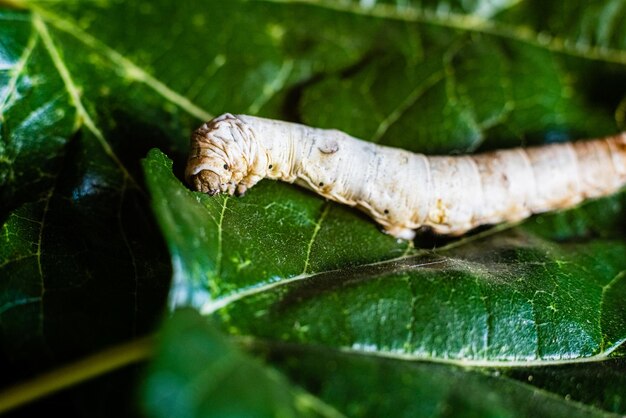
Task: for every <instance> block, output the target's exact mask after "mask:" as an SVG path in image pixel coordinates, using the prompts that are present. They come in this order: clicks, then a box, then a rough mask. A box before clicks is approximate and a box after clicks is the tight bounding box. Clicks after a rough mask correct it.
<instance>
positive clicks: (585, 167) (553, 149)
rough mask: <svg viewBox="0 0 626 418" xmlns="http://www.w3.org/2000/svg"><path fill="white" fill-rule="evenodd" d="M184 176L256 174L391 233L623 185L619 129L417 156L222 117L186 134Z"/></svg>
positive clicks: (243, 181) (548, 206)
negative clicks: (358, 213) (589, 136)
mask: <svg viewBox="0 0 626 418" xmlns="http://www.w3.org/2000/svg"><path fill="white" fill-rule="evenodd" d="M186 176H187V180H188V182H189V183H190V184H191V185H192V186H193V187H195V188H196V189H197V190H199V191H202V192H205V193H211V194H214V193H217V192H226V193H230V194H234V193H235V192H239V193H243V192H245V190H246V189H247V188H249V187H251V186H253V185H254V184H256V183H257V182H258V181H259V180H261V179H263V178H270V179H276V180H282V181H286V182H289V183H294V182H295V183H297V184H299V185H302V186H304V187H306V188H308V189H311V190H313V191H315V192H317V193H318V194H320V195H322V196H324V197H325V198H327V199H330V200H333V201H336V202H340V203H343V204H346V205H350V206H355V207H357V208H359V209H361V210H363V211H364V212H366V213H367V214H369V215H370V216H371V217H372V218H373V219H374V220H376V221H377V222H378V223H380V224H381V225H382V226H383V228H384V230H385V231H386V232H387V233H389V234H391V235H393V236H396V237H398V238H403V239H411V238H413V237H414V234H415V230H416V229H418V228H420V227H424V226H426V227H430V228H431V229H432V230H433V231H435V232H436V233H439V234H453V235H459V234H462V233H464V232H466V231H468V230H470V229H472V228H475V227H477V226H479V225H482V224H494V223H499V222H503V221H518V220H521V219H524V218H526V217H528V216H530V215H531V214H533V213H539V212H545V211H551V210H556V209H563V208H567V207H571V206H573V205H576V204H577V203H579V202H581V201H582V200H584V199H587V198H593V197H599V196H604V195H608V194H612V193H614V192H616V191H617V190H618V189H619V188H621V187H622V186H623V185H624V184H625V183H626V133H623V134H620V135H616V136H613V137H607V138H602V139H596V140H590V141H578V142H573V143H563V144H551V145H545V146H540V147H529V148H514V149H508V150H500V151H494V152H488V153H484V154H477V155H466V156H450V157H448V156H425V155H422V154H416V153H412V152H409V151H405V150H402V149H397V148H391V147H386V146H381V145H376V144H373V143H370V142H366V141H362V140H359V139H356V138H353V137H351V136H349V135H347V134H345V133H343V132H340V131H337V130H326V129H317V128H311V127H308V126H304V125H299V124H294V123H288V122H282V121H275V120H269V119H263V118H257V117H253V116H245V115H237V116H233V115H230V114H225V115H222V116H220V117H218V118H216V119H213V120H212V121H211V122H209V123H206V124H204V125H202V126H201V127H200V128H199V129H198V130H196V131H195V132H194V133H193V135H192V141H191V153H190V156H189V160H188V164H187V169H186Z"/></svg>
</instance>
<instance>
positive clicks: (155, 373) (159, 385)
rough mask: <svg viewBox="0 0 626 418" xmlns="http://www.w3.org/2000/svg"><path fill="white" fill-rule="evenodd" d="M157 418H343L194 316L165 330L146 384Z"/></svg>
mask: <svg viewBox="0 0 626 418" xmlns="http://www.w3.org/2000/svg"><path fill="white" fill-rule="evenodd" d="M144 397H145V404H146V410H147V412H148V413H149V415H150V416H153V417H172V416H177V417H186V418H192V417H207V416H212V417H233V416H241V417H244V416H245V417H285V418H287V417H342V416H343V415H341V414H340V413H338V412H336V411H335V410H334V409H333V408H331V407H329V406H327V405H324V404H323V403H322V402H321V401H319V400H318V399H316V398H314V397H313V396H311V395H309V394H307V393H306V392H304V391H303V390H301V389H298V388H297V387H294V386H293V385H292V384H290V383H289V382H288V381H287V380H286V379H285V378H284V377H283V376H281V375H280V374H279V373H278V372H276V371H274V370H271V369H269V368H267V367H265V366H263V365H262V364H261V363H260V362H259V361H258V360H256V359H254V358H252V357H249V356H247V355H246V354H244V353H243V352H241V351H240V350H239V349H238V348H237V347H236V346H234V345H233V344H232V343H230V342H229V341H228V340H227V339H226V338H225V336H223V335H221V334H220V333H219V332H218V331H217V330H215V329H214V328H213V327H212V326H211V325H210V324H209V322H208V321H207V320H206V318H203V317H201V316H200V315H199V314H198V313H197V312H195V311H193V310H179V311H177V312H175V313H174V314H173V316H172V318H171V319H169V320H168V322H167V323H166V324H165V327H164V330H163V334H162V335H161V344H160V348H159V349H158V351H157V354H156V360H155V361H154V363H153V365H152V367H151V371H150V373H149V375H148V378H147V380H146V383H145V388H144Z"/></svg>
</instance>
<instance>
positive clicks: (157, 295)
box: [0, 0, 626, 417]
mask: <svg viewBox="0 0 626 418" xmlns="http://www.w3.org/2000/svg"><path fill="white" fill-rule="evenodd" d="M625 34H626V3H624V2H623V1H621V0H599V1H596V2H593V3H589V2H583V1H572V2H542V1H540V0H499V1H493V0H473V1H465V0H447V1H441V0H422V1H419V0H414V1H411V0H397V1H380V2H377V1H375V0H370V1H366V0H361V1H356V0H354V1H350V0H342V1H334V0H328V1H326V0H300V1H296V0H291V1H289V0H283V1H281V0H257V1H243V0H242V1H239V0H236V1H218V0H211V1H206V2H200V1H193V0H183V1H178V2H172V1H167V0H155V1H141V2H139V1H137V2H117V1H98V2H94V1H86V0H85V1H81V0H73V1H68V2H49V1H44V0H41V1H27V2H26V1H22V0H11V1H7V0H4V1H0V222H1V224H2V228H1V230H0V350H1V351H0V370H2V373H0V385H1V387H3V388H4V389H5V390H6V391H5V392H4V393H0V413H1V412H3V411H6V410H8V409H9V408H10V407H12V406H14V405H17V404H18V403H20V402H22V401H19V402H18V400H19V399H22V400H30V401H31V402H30V403H28V404H27V405H26V406H21V407H20V409H16V410H15V413H16V414H25V416H28V415H33V414H35V413H40V412H41V411H42V410H46V408H48V409H49V408H50V407H60V406H62V407H63V408H64V411H66V415H67V416H90V417H99V416H102V417H104V416H120V417H121V416H136V415H140V414H147V415H149V416H154V417H172V416H184V417H195V416H258V417H261V416H284V417H291V416H294V417H295V416H327V417H342V416H347V417H379V416H406V417H414V416H434V417H437V416H507V417H508V416H511V417H518V416H538V415H542V416H567V417H571V416H589V415H591V416H606V415H611V414H612V413H615V414H625V413H626V359H624V357H623V356H624V354H626V349H625V348H624V347H623V345H624V341H626V305H625V304H624V300H625V299H626V278H625V276H626V220H625V219H626V194H618V195H616V196H612V197H609V198H605V199H601V200H597V201H593V202H588V203H585V204H583V205H581V206H580V207H578V208H575V209H572V210H569V211H564V212H560V213H555V214H546V215H541V216H536V217H533V218H531V219H529V220H527V221H526V222H523V223H521V224H519V225H500V226H496V227H491V228H489V227H487V228H482V229H480V230H478V231H474V232H473V233H472V234H469V235H468V236H465V237H462V238H457V239H443V238H441V237H436V236H433V235H429V234H427V233H426V234H422V235H420V236H419V237H418V239H417V240H416V241H415V242H405V241H398V240H395V239H394V238H392V237H390V236H387V235H384V234H382V233H381V232H380V231H379V229H378V227H377V226H376V225H375V224H374V223H373V222H372V221H371V220H370V219H368V218H366V217H365V216H363V215H361V214H360V213H358V212H356V211H355V210H353V209H350V208H346V207H342V206H339V205H337V204H334V203H330V202H326V201H324V200H323V199H321V198H319V197H317V196H315V195H314V194H312V193H310V192H308V191H305V190H303V189H300V188H297V187H295V186H292V185H288V184H279V183H275V182H271V181H263V182H262V183H260V184H259V185H258V186H256V187H254V188H253V189H251V190H250V191H249V192H248V194H247V195H246V196H245V197H242V198H234V197H224V196H206V195H201V194H199V193H195V192H191V191H190V190H189V189H188V188H187V187H186V186H185V185H184V184H183V182H181V180H180V179H181V173H182V170H183V169H184V163H185V158H186V152H187V147H188V138H189V133H190V132H191V131H192V130H193V129H195V128H196V127H197V126H198V125H199V124H201V123H202V122H204V121H206V120H208V119H210V118H211V117H212V116H214V115H218V114H220V113H223V112H232V113H245V114H253V115H260V116H265V117H272V118H277V119H283V120H291V121H296V122H302V123H306V124H309V125H314V126H318V127H327V128H337V129H341V130H344V131H346V132H348V133H350V134H352V135H354V136H357V137H360V138H363V139H367V140H371V141H375V142H378V143H381V144H386V145H392V146H396V147H401V148H405V149H408V150H411V151H417V152H422V153H429V154H433V153H439V154H450V153H466V152H475V151H480V150H487V149H494V148H505V147H512V146H519V145H535V144H541V143H548V142H557V141H569V140H575V139H579V138H583V137H595V136H601V135H606V134H611V133H615V132H618V131H619V130H626V35H625ZM161 324H163V325H161ZM152 334H156V339H155V341H156V343H155V344H156V347H155V350H154V351H153V350H151V349H150V347H151V345H152V342H151V341H152V340H151V339H150V340H145V339H142V337H143V336H145V335H152ZM119 344H121V346H119V347H117V348H115V349H113V350H112V351H105V354H101V355H96V356H95V357H90V358H89V359H88V360H86V361H84V362H83V363H80V365H82V366H81V367H70V368H62V369H56V368H57V367H59V366H62V365H65V364H67V363H71V362H73V361H76V360H77V359H79V358H82V357H83V356H85V355H89V354H93V353H99V352H101V351H102V350H107V349H109V347H112V346H116V345H119ZM137 344H139V345H140V346H141V347H143V349H140V350H139V351H137ZM137 352H139V354H137ZM133 353H134V354H133ZM137 360H144V361H142V362H141V363H140V364H139V365H137V366H134V367H125V368H119V369H118V367H121V365H124V364H127V363H130V362H135V361H137ZM50 370H56V372H54V373H55V374H54V375H52V377H54V378H51V376H50V375H49V376H47V380H46V379H45V376H44V378H43V379H42V378H37V376H40V375H41V374H42V373H44V372H48V371H50ZM107 371H108V372H107ZM88 378H92V379H88ZM28 379H34V380H33V381H31V382H30V384H27V385H22V384H20V382H23V381H25V380H28ZM70 381H71V382H76V381H81V382H80V384H79V385H76V386H74V387H73V388H71V389H68V390H65V391H62V392H59V393H58V394H56V395H54V396H52V397H46V398H41V396H43V394H45V393H48V392H50V391H52V390H57V389H61V388H64V387H65V386H67V385H69V383H68V382H70ZM46 385H47V386H46Z"/></svg>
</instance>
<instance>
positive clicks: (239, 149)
mask: <svg viewBox="0 0 626 418" xmlns="http://www.w3.org/2000/svg"><path fill="white" fill-rule="evenodd" d="M252 139H253V133H252V131H251V130H250V128H249V127H248V126H247V125H246V123H245V122H243V121H242V120H241V119H239V118H237V117H235V116H233V115H231V114H229V113H226V114H224V115H222V116H219V117H217V118H215V119H213V120H212V121H210V122H207V123H205V124H204V125H202V126H201V127H200V128H198V129H196V130H195V131H194V132H193V134H192V135H191V151H190V153H189V159H188V160H187V168H186V170H185V179H186V180H187V183H189V184H190V185H191V186H192V187H193V188H195V189H196V190H197V191H200V192H203V193H208V194H210V195H214V194H216V193H228V194H231V195H232V194H234V193H235V191H236V190H237V186H238V184H239V183H240V182H241V181H242V180H243V179H244V178H245V177H246V176H247V175H248V171H249V165H250V164H249V162H250V161H252V158H251V157H252V156H251V145H252V142H254V141H252Z"/></svg>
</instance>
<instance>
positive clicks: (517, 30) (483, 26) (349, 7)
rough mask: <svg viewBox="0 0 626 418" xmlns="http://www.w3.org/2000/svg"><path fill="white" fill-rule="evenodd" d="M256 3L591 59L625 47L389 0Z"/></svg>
mask: <svg viewBox="0 0 626 418" xmlns="http://www.w3.org/2000/svg"><path fill="white" fill-rule="evenodd" d="M253 1H256V2H260V3H277V4H303V5H308V6H311V7H319V8H322V9H327V10H332V11H336V12H340V13H348V14H354V15H358V16H364V17H371V18H377V19H384V20H397V21H403V22H412V23H423V24H428V25H434V26H440V27H444V28H449V29H455V30H464V31H468V32H475V33H482V34H486V35H492V36H496V37H499V38H505V39H510V40H514V41H519V42H523V43H525V44H528V45H532V46H535V47H538V48H542V49H545V50H547V51H551V52H554V53H560V54H565V55H570V56H574V57H579V58H584V59H589V60H593V61H604V62H609V63H614V64H621V65H626V51H623V50H620V49H615V48H607V47H599V46H593V45H588V44H582V43H580V42H576V43H574V42H572V41H569V40H568V39H566V38H561V37H558V36H553V35H550V34H548V33H543V32H536V31H534V30H532V29H530V28H528V27H525V26H514V25H507V24H502V23H499V22H494V21H492V20H489V19H485V18H483V17H480V16H477V15H470V14H459V13H452V12H445V14H444V13H440V12H435V11H432V10H428V9H417V8H413V7H406V8H402V9H398V8H397V7H394V6H393V5H390V4H381V3H376V4H375V5H373V6H371V7H367V8H364V7H361V6H359V5H357V4H353V3H346V2H327V1H321V0H253Z"/></svg>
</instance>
